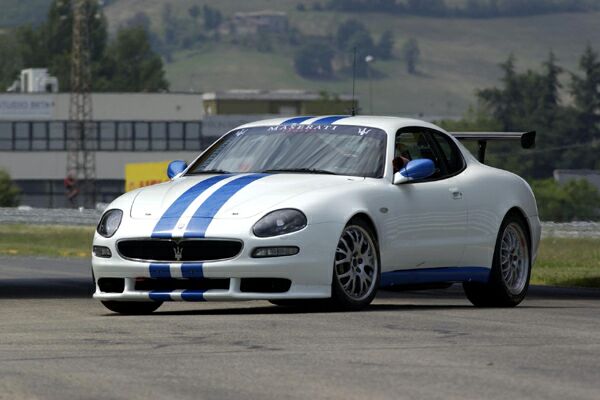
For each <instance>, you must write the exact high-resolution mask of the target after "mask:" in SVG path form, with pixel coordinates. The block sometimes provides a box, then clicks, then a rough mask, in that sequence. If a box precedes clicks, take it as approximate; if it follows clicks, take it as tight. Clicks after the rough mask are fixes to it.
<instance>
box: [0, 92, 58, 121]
mask: <svg viewBox="0 0 600 400" xmlns="http://www.w3.org/2000/svg"><path fill="white" fill-rule="evenodd" d="M54 107H55V101H54V96H47V95H26V94H15V95H2V96H0V119H5V120H6V119H9V120H22V119H27V120H30V119H52V118H53V116H54Z"/></svg>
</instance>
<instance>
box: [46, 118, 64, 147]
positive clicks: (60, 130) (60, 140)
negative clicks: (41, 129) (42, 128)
mask: <svg viewBox="0 0 600 400" xmlns="http://www.w3.org/2000/svg"><path fill="white" fill-rule="evenodd" d="M65 136H66V124H65V123H64V122H50V123H49V124H48V137H49V139H48V149H49V150H65Z"/></svg>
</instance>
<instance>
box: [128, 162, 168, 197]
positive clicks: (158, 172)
mask: <svg viewBox="0 0 600 400" xmlns="http://www.w3.org/2000/svg"><path fill="white" fill-rule="evenodd" d="M169 163H170V161H162V162H155V163H135V164H125V191H126V192H129V191H130V190H133V189H138V188H141V187H144V186H150V185H155V184H157V183H161V182H166V181H168V180H169V177H168V176H167V167H168V166H169Z"/></svg>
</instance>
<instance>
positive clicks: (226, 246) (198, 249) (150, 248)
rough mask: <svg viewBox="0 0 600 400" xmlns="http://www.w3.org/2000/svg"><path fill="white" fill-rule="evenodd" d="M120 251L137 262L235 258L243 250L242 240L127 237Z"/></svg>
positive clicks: (122, 254) (118, 247) (119, 247)
mask: <svg viewBox="0 0 600 400" xmlns="http://www.w3.org/2000/svg"><path fill="white" fill-rule="evenodd" d="M117 249H118V250H119V254H120V255H121V256H122V257H124V258H128V259H132V260H140V261H165V262H184V261H186V262H189V261H196V262H201V261H215V260H226V259H229V258H234V257H236V256H237V255H238V254H240V252H241V251H242V242H240V241H237V240H214V239H180V240H172V239H129V240H121V241H119V243H118V244H117Z"/></svg>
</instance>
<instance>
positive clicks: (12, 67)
mask: <svg viewBox="0 0 600 400" xmlns="http://www.w3.org/2000/svg"><path fill="white" fill-rule="evenodd" d="M72 10H73V8H72V5H71V1H66V0H54V1H53V2H52V4H51V6H50V10H49V12H48V17H47V19H46V21H45V22H44V23H42V24H40V25H39V26H37V27H33V26H31V25H27V26H22V27H19V28H16V29H14V30H11V31H9V32H6V33H4V34H0V85H2V86H3V87H7V86H9V85H10V84H11V83H12V82H13V81H14V80H15V79H16V78H17V76H18V73H19V71H20V70H21V69H23V68H48V69H49V71H50V73H51V74H52V75H54V76H56V77H57V78H58V79H59V82H60V89H61V90H62V91H68V90H69V89H70V70H71V68H70V66H71V44H72V23H73V11H72ZM86 19H87V21H86V26H87V28H88V34H89V46H90V61H91V70H92V85H93V90H94V91H122V92H153V91H161V90H167V89H168V82H167V81H166V79H165V74H164V69H163V63H162V59H161V58H160V57H159V56H158V55H157V54H156V53H155V52H154V51H153V49H152V47H151V45H150V39H149V36H148V33H147V31H146V30H145V29H144V28H143V27H141V26H131V27H128V28H124V29H121V30H120V31H119V32H118V33H117V35H116V37H114V38H112V39H110V38H109V37H108V31H107V23H106V18H105V17H104V14H103V13H102V9H101V8H100V6H99V5H98V2H96V1H92V0H88V1H87V2H86Z"/></svg>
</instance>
